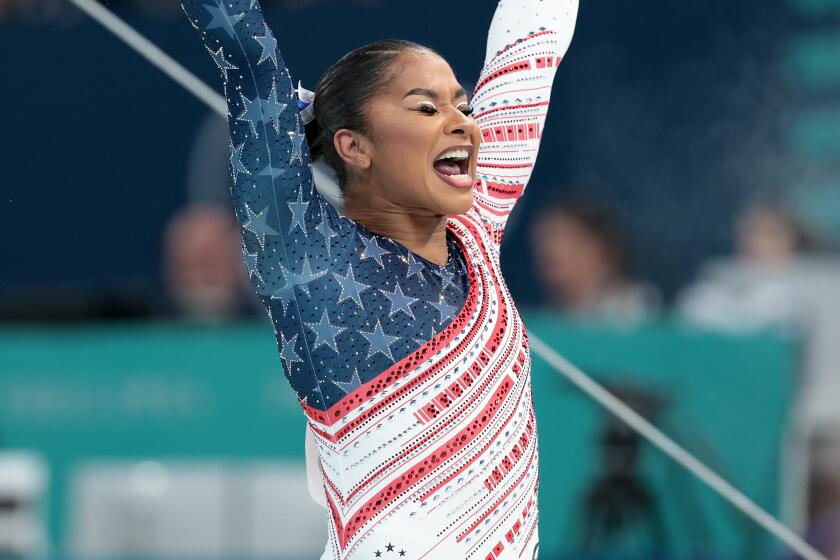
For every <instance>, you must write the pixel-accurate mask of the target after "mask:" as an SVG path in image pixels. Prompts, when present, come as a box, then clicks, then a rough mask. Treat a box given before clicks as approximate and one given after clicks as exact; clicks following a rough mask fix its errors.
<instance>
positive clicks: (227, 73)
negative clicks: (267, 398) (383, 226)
mask: <svg viewBox="0 0 840 560" xmlns="http://www.w3.org/2000/svg"><path fill="white" fill-rule="evenodd" d="M181 5H182V8H183V9H184V12H185V13H186V15H187V17H188V19H189V20H190V22H191V23H192V25H193V27H195V28H196V30H198V31H199V34H200V35H201V38H202V41H203V42H204V46H205V47H206V48H207V50H208V52H209V54H210V56H211V57H212V59H213V61H214V62H215V63H216V65H217V66H218V67H219V70H220V72H221V74H222V77H223V79H224V85H225V96H226V98H227V103H228V125H229V132H230V142H231V144H230V169H231V173H232V178H233V184H232V185H233V186H232V194H233V202H234V208H235V211H236V215H237V217H238V219H239V222H240V225H241V228H242V239H243V252H244V257H245V261H246V264H247V266H248V271H249V274H250V277H251V281H252V283H253V284H254V287H255V288H256V290H257V292H258V293H259V294H260V295H261V296H263V298H264V299H281V300H286V302H288V301H290V300H293V299H295V297H296V296H295V291H294V289H293V288H294V287H295V286H306V284H308V283H309V282H311V281H313V280H314V279H317V278H319V277H321V276H323V275H325V274H327V272H328V269H329V268H330V266H331V264H332V262H334V260H335V259H334V257H335V256H336V255H335V252H336V251H341V250H345V249H346V248H347V247H349V246H350V245H352V239H353V235H354V227H353V225H352V223H351V222H350V221H349V220H347V219H346V218H343V217H340V216H339V215H338V213H337V212H336V211H335V209H334V208H332V206H331V205H330V204H329V203H328V202H327V201H326V200H325V199H324V198H323V197H321V196H320V195H319V194H318V193H317V191H316V190H315V188H314V183H313V179H312V171H311V168H310V166H309V147H308V145H307V143H306V136H305V134H304V132H303V128H302V125H301V123H300V119H299V116H298V110H297V95H296V92H295V90H294V88H293V86H292V80H291V78H290V76H289V72H288V70H287V69H286V66H285V63H284V61H283V57H282V56H281V54H280V52H279V50H278V49H277V41H276V39H275V38H274V36H273V35H272V33H271V30H270V29H269V28H268V25H267V24H266V23H265V20H264V18H263V14H262V11H261V9H260V5H259V3H258V2H257V1H256V0H225V1H224V2H222V1H221V0H183V1H182V3H181Z"/></svg>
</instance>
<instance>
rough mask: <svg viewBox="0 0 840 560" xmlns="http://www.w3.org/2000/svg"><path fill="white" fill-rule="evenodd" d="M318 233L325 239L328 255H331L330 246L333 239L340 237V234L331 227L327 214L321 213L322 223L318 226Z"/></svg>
mask: <svg viewBox="0 0 840 560" xmlns="http://www.w3.org/2000/svg"><path fill="white" fill-rule="evenodd" d="M317 229H318V233H320V234H321V235H322V236H323V238H324V244H325V245H326V248H327V255H329V254H330V245H331V241H332V238H333V237H338V234H337V233H336V232H335V230H334V229H333V228H332V226H330V224H329V222H328V221H327V213H326V212H321V222H320V223H319V224H318V228H317Z"/></svg>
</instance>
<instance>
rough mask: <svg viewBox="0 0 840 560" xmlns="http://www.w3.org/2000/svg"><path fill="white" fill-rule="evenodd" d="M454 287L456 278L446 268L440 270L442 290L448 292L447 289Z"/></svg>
mask: <svg viewBox="0 0 840 560" xmlns="http://www.w3.org/2000/svg"><path fill="white" fill-rule="evenodd" d="M454 285H455V276H454V275H453V274H452V273H451V272H449V270H448V269H446V268H442V269H440V289H441V290H443V291H446V288H448V287H450V286H454Z"/></svg>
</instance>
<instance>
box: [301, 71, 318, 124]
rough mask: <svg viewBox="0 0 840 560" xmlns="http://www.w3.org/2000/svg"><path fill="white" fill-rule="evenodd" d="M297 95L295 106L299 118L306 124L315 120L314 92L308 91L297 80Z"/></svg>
mask: <svg viewBox="0 0 840 560" xmlns="http://www.w3.org/2000/svg"><path fill="white" fill-rule="evenodd" d="M297 95H298V100H297V108H298V112H299V113H300V120H302V121H303V125H304V126H306V125H308V124H309V123H311V122H312V121H314V120H315V92H312V91H309V90H308V89H306V88H304V87H303V86H302V85H300V82H298V87H297Z"/></svg>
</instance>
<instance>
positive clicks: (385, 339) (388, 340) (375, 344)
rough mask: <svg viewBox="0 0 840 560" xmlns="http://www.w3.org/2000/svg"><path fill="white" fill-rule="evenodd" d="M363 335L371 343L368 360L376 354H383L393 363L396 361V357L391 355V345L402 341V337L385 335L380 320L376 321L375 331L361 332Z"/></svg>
mask: <svg viewBox="0 0 840 560" xmlns="http://www.w3.org/2000/svg"><path fill="white" fill-rule="evenodd" d="M361 333H362V335H363V336H364V337H365V338H366V339H367V341H368V342H369V343H370V348H369V349H368V355H367V359H368V360H369V359H370V358H371V357H372V356H375V355H376V354H382V355H383V356H385V357H386V358H388V359H389V360H391V361H392V362H393V361H394V355H393V354H392V353H391V345H392V344H393V343H395V342H397V341H398V340H400V337H398V336H391V335H388V334H385V331H383V330H382V324H381V323H380V321H379V319H377V320H376V326H375V327H374V328H373V331H371V332H365V331H361Z"/></svg>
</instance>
